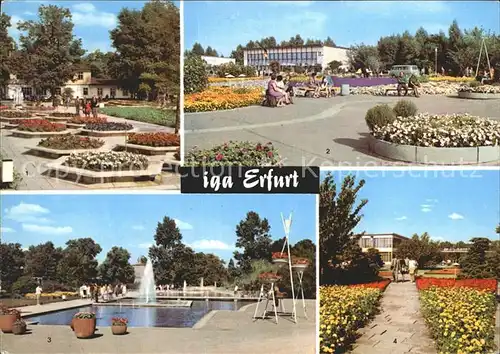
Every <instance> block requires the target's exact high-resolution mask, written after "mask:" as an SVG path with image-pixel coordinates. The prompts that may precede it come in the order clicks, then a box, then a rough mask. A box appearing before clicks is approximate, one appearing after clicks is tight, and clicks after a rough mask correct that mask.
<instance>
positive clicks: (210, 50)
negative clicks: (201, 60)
mask: <svg viewBox="0 0 500 354" xmlns="http://www.w3.org/2000/svg"><path fill="white" fill-rule="evenodd" d="M205 55H208V56H209V57H217V56H218V55H219V54H218V53H217V51H216V50H215V49H213V48H212V47H210V46H208V47H207V49H205Z"/></svg>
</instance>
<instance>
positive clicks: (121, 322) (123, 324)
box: [111, 317, 128, 335]
mask: <svg viewBox="0 0 500 354" xmlns="http://www.w3.org/2000/svg"><path fill="white" fill-rule="evenodd" d="M127 323H128V320H127V319H126V318H123V317H113V318H112V319H111V332H113V334H114V335H121V334H125V333H127Z"/></svg>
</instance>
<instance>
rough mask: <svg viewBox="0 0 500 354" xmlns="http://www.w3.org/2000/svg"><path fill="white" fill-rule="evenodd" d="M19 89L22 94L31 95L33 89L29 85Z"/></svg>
mask: <svg viewBox="0 0 500 354" xmlns="http://www.w3.org/2000/svg"><path fill="white" fill-rule="evenodd" d="M21 90H22V92H23V95H24V96H31V94H32V93H33V89H32V88H31V87H23V88H21Z"/></svg>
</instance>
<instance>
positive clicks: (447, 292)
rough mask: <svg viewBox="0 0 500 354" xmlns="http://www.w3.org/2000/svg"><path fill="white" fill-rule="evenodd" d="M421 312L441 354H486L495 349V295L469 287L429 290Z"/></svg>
mask: <svg viewBox="0 0 500 354" xmlns="http://www.w3.org/2000/svg"><path fill="white" fill-rule="evenodd" d="M420 302H421V305H422V306H421V312H422V315H423V317H424V319H425V322H426V323H427V326H428V327H429V329H430V332H431V335H432V337H433V338H434V339H435V341H436V346H437V348H438V351H439V352H441V353H488V352H490V351H491V350H492V349H493V348H494V337H495V307H496V299H495V295H494V294H491V293H488V292H484V291H480V290H475V289H470V288H436V287H433V288H430V289H428V290H424V291H422V292H421V294H420Z"/></svg>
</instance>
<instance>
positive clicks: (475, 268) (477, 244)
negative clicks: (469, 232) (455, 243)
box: [461, 237, 493, 279]
mask: <svg viewBox="0 0 500 354" xmlns="http://www.w3.org/2000/svg"><path fill="white" fill-rule="evenodd" d="M471 242H472V246H471V247H470V248H469V251H468V252H467V254H466V255H465V257H464V258H463V260H462V262H461V268H462V273H461V275H462V276H463V277H465V278H473V279H481V278H491V277H492V276H493V272H492V269H491V264H489V263H488V262H487V258H486V251H488V250H489V248H490V243H491V241H490V240H489V239H487V238H485V237H475V238H473V239H472V240H471Z"/></svg>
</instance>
